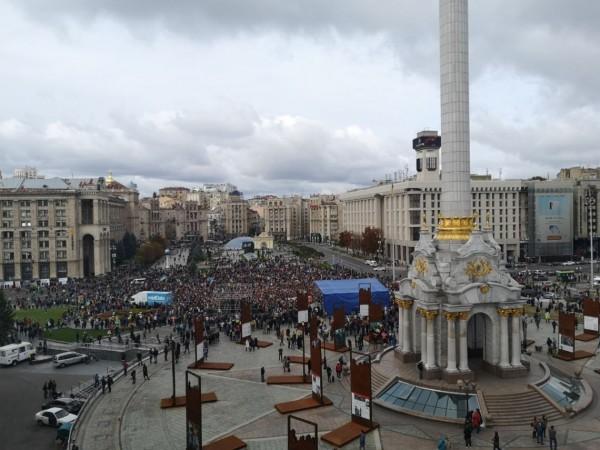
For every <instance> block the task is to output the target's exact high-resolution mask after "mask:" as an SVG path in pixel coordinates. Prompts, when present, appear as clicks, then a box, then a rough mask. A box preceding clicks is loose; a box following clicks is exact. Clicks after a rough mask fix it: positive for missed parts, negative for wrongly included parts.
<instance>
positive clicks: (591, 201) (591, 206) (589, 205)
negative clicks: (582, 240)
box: [585, 191, 596, 295]
mask: <svg viewBox="0 0 600 450" xmlns="http://www.w3.org/2000/svg"><path fill="white" fill-rule="evenodd" d="M585 206H586V209H587V213H588V233H589V235H590V295H591V294H592V292H593V290H594V217H593V211H594V210H595V208H596V197H595V196H594V195H592V192H590V191H588V192H587V193H586V194H585Z"/></svg>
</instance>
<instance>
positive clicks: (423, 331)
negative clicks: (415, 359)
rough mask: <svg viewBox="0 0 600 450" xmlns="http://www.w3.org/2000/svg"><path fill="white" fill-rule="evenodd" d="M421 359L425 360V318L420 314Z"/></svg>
mask: <svg viewBox="0 0 600 450" xmlns="http://www.w3.org/2000/svg"><path fill="white" fill-rule="evenodd" d="M421 361H423V364H425V363H426V362H427V319H426V318H425V317H424V316H421Z"/></svg>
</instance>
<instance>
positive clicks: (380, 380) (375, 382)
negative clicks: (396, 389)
mask: <svg viewBox="0 0 600 450" xmlns="http://www.w3.org/2000/svg"><path fill="white" fill-rule="evenodd" d="M389 381H390V377H387V376H385V375H383V374H381V373H379V372H378V371H377V370H375V369H374V368H373V367H371V386H372V390H373V395H375V394H376V393H377V392H378V391H379V389H381V388H382V387H383V386H385V385H386V384H387V383H388V382H389Z"/></svg>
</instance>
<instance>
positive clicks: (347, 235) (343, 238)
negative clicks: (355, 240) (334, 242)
mask: <svg viewBox="0 0 600 450" xmlns="http://www.w3.org/2000/svg"><path fill="white" fill-rule="evenodd" d="M339 244H340V247H343V248H345V249H346V251H348V248H349V247H350V245H352V233H351V232H350V231H342V232H341V233H340V237H339Z"/></svg>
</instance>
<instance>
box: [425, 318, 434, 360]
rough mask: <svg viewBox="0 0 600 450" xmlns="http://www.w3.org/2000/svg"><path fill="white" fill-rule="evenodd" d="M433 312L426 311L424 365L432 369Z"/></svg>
mask: <svg viewBox="0 0 600 450" xmlns="http://www.w3.org/2000/svg"><path fill="white" fill-rule="evenodd" d="M434 318H435V313H434V312H433V311H428V313H427V362H426V363H425V367H426V368H427V369H434V368H435V367H436V364H435V334H434V333H435V324H434Z"/></svg>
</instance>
